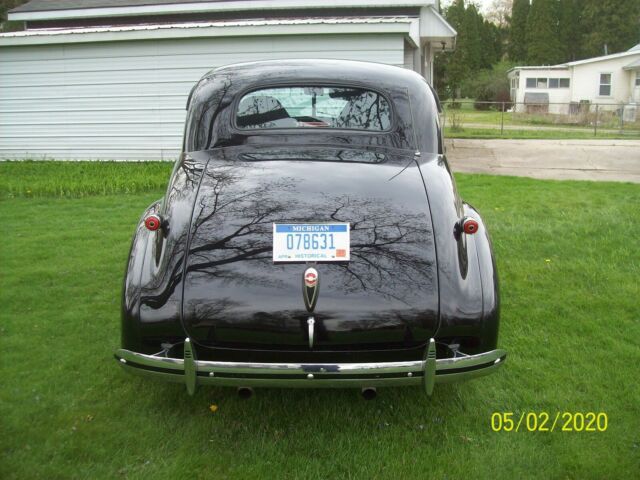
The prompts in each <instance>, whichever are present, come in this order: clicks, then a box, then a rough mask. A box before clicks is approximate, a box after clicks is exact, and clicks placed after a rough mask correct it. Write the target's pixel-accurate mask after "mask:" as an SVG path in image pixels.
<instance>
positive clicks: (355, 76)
mask: <svg viewBox="0 0 640 480" xmlns="http://www.w3.org/2000/svg"><path fill="white" fill-rule="evenodd" d="M215 75H228V76H230V77H232V78H233V80H234V81H238V82H240V83H242V82H244V81H246V82H247V83H255V82H257V81H260V82H263V83H274V82H276V83H277V82H291V81H292V80H296V79H301V80H312V79H316V80H322V81H327V82H354V83H362V84H371V85H372V86H376V85H378V86H380V85H381V84H382V85H381V86H394V87H397V86H405V87H410V86H412V85H416V84H422V86H424V84H425V80H424V79H423V78H422V77H421V76H420V75H418V74H417V73H416V72H414V71H412V70H409V69H406V68H401V67H395V66H393V65H387V64H383V63H373V62H361V61H355V60H333V59H291V60H288V59H287V60H264V61H256V62H243V63H235V64H232V65H226V66H223V67H219V68H216V69H214V70H211V71H210V72H208V73H207V74H206V75H204V77H203V79H206V78H210V77H212V76H215Z"/></svg>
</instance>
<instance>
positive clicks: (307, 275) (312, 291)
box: [302, 267, 320, 312]
mask: <svg viewBox="0 0 640 480" xmlns="http://www.w3.org/2000/svg"><path fill="white" fill-rule="evenodd" d="M319 290H320V276H319V274H318V271H317V270H316V269H315V268H312V267H309V268H307V269H306V270H305V271H304V274H303V275H302V298H303V299H304V306H305V307H307V311H308V312H313V309H314V308H315V307H316V302H317V301H318V291H319Z"/></svg>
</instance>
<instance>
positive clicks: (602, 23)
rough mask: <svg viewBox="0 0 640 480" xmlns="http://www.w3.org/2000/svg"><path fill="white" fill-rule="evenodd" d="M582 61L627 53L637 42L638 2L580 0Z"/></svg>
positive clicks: (639, 38) (639, 25)
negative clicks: (606, 54)
mask: <svg viewBox="0 0 640 480" xmlns="http://www.w3.org/2000/svg"><path fill="white" fill-rule="evenodd" d="M580 3H581V4H582V25H583V32H584V34H583V36H582V51H581V53H582V55H583V56H584V58H588V57H595V56H600V55H604V54H605V53H617V52H623V51H625V50H628V49H629V48H631V47H632V46H634V45H636V44H637V43H639V42H640V0H582V1H581V2H580Z"/></svg>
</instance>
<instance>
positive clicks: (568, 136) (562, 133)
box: [445, 126, 640, 140]
mask: <svg viewBox="0 0 640 480" xmlns="http://www.w3.org/2000/svg"><path fill="white" fill-rule="evenodd" d="M445 137H446V138H487V139H493V138H496V139H504V140H605V139H609V140H611V139H617V140H638V139H640V132H639V133H638V134H636V135H633V134H622V135H621V134H618V133H609V132H598V135H597V136H594V135H593V131H591V132H587V131H584V132H578V131H571V130H566V129H565V130H563V129H561V128H559V129H558V130H527V129H526V127H523V128H522V130H507V129H505V130H504V131H503V132H502V133H501V132H500V127H499V126H498V127H497V128H467V127H463V128H459V129H453V128H450V127H446V128H445Z"/></svg>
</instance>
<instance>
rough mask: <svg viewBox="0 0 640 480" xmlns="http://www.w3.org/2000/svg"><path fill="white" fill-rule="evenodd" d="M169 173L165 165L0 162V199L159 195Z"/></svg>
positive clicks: (157, 163)
mask: <svg viewBox="0 0 640 480" xmlns="http://www.w3.org/2000/svg"><path fill="white" fill-rule="evenodd" d="M170 173H171V164H170V163H167V162H140V163H131V162H54V161H47V162H38V161H24V162H23V161H19V162H0V199H2V198H12V197H48V196H54V197H84V196H87V195H96V194H101V195H107V194H116V193H118V194H119V193H140V192H148V191H150V190H156V191H162V190H163V189H164V188H166V185H167V180H168V179H169V174H170Z"/></svg>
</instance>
